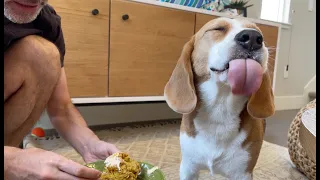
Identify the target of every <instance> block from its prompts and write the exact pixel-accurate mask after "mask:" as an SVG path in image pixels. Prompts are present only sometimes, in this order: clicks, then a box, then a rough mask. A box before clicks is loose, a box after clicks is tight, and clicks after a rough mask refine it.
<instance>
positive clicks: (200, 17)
mask: <svg viewBox="0 0 320 180" xmlns="http://www.w3.org/2000/svg"><path fill="white" fill-rule="evenodd" d="M216 18H219V17H218V16H211V15H206V14H198V13H197V15H196V28H195V31H196V32H195V33H197V32H198V31H199V30H200V29H201V28H202V26H204V25H205V24H206V23H207V22H209V21H211V20H213V19H216Z"/></svg>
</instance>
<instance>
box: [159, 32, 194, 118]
mask: <svg viewBox="0 0 320 180" xmlns="http://www.w3.org/2000/svg"><path fill="white" fill-rule="evenodd" d="M194 42H195V40H194V37H192V38H191V40H190V41H189V42H187V43H186V44H185V45H184V47H183V50H182V53H181V55H180V58H179V60H178V63H177V65H176V67H175V69H174V70H173V73H172V75H171V77H170V79H169V81H168V83H167V84H166V86H165V89H164V97H165V99H166V101H167V104H168V105H169V107H170V108H171V109H172V110H174V111H176V112H177V113H180V114H188V113H191V112H192V111H193V110H194V109H195V107H196V104H197V96H196V92H195V88H194V83H193V71H192V65H191V56H192V52H193V48H194Z"/></svg>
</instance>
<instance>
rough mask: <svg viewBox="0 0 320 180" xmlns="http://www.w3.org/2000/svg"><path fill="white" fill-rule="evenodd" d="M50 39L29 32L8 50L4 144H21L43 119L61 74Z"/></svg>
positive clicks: (6, 58)
mask: <svg viewBox="0 0 320 180" xmlns="http://www.w3.org/2000/svg"><path fill="white" fill-rule="evenodd" d="M60 69H61V67H60V55H59V51H58V50H57V48H56V47H55V46H54V45H53V44H52V43H50V42H48V41H46V40H44V39H42V38H40V37H37V36H28V37H25V38H24V39H21V40H20V41H18V42H17V43H15V44H14V45H13V46H12V47H11V48H10V49H9V50H7V51H6V52H5V54H4V145H5V146H15V147H17V146H18V145H19V143H21V141H22V140H23V138H24V136H25V135H26V134H27V133H28V132H29V131H30V130H31V128H32V127H33V125H34V124H35V123H36V121H37V120H39V118H40V116H41V113H42V112H43V111H44V109H45V107H46V104H47V102H48V100H49V98H50V96H51V94H52V92H53V90H54V87H55V86H56V83H57V81H58V79H59V75H60Z"/></svg>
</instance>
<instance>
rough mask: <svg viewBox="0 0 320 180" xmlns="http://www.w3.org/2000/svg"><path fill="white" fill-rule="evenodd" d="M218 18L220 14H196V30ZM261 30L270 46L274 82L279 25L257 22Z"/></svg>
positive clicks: (270, 61) (270, 67)
mask: <svg viewBox="0 0 320 180" xmlns="http://www.w3.org/2000/svg"><path fill="white" fill-rule="evenodd" d="M215 18H218V16H211V15H206V14H197V15H196V28H195V31H196V32H197V31H199V30H200V29H201V27H202V26H204V25H205V24H206V23H207V22H209V21H210V20H212V19H215ZM257 26H258V27H259V28H260V30H261V31H262V33H263V36H264V40H265V45H266V46H267V47H268V48H269V57H270V58H269V62H268V66H269V67H268V68H269V71H270V77H271V80H272V82H273V74H274V63H275V57H276V48H277V40H278V27H275V26H268V25H264V24H257Z"/></svg>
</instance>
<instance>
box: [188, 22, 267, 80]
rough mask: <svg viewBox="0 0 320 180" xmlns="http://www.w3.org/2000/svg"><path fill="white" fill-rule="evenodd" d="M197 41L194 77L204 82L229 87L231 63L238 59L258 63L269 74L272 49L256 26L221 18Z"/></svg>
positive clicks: (207, 26)
mask: <svg viewBox="0 0 320 180" xmlns="http://www.w3.org/2000/svg"><path fill="white" fill-rule="evenodd" d="M194 41H195V42H194V50H193V53H192V57H193V58H192V61H193V67H194V73H195V75H197V76H199V77H201V78H203V80H207V79H208V78H210V77H213V78H215V79H216V81H219V82H226V83H227V73H228V69H229V62H230V61H232V60H235V59H254V60H256V61H257V62H258V63H260V64H261V66H262V67H263V69H264V70H267V60H268V49H267V48H266V47H265V45H264V42H263V36H262V33H261V31H260V30H259V28H258V27H257V26H256V25H255V24H254V23H251V22H248V21H245V20H239V19H228V18H218V19H216V20H213V21H211V22H209V23H207V24H206V25H205V26H203V27H202V28H201V29H200V30H199V32H198V33H197V34H196V35H195V40H194ZM210 75H211V76H210Z"/></svg>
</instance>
